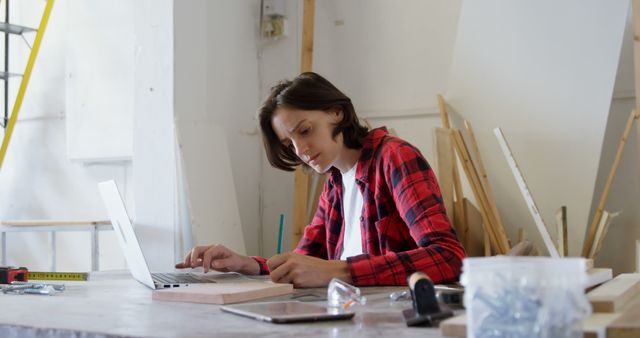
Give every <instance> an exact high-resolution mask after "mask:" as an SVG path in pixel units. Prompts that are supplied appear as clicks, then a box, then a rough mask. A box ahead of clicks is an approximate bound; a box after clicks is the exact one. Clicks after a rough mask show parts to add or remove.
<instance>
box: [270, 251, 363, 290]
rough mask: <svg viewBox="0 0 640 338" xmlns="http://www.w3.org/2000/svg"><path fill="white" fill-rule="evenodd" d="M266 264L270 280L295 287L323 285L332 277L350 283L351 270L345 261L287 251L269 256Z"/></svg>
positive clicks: (327, 283)
mask: <svg viewBox="0 0 640 338" xmlns="http://www.w3.org/2000/svg"><path fill="white" fill-rule="evenodd" d="M267 265H268V266H269V270H270V271H271V280H273V281H274V282H276V283H293V285H294V286H295V287H297V288H316V287H325V286H327V285H329V282H330V281H331V279H332V278H334V277H335V278H339V279H341V280H343V281H345V282H347V283H351V272H350V271H349V266H348V265H347V262H345V261H328V260H324V259H320V258H316V257H312V256H307V255H301V254H296V253H292V252H288V253H284V254H282V255H276V256H273V257H271V258H270V259H269V260H268V261H267Z"/></svg>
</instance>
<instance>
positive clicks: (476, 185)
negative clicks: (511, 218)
mask: <svg viewBox="0 0 640 338" xmlns="http://www.w3.org/2000/svg"><path fill="white" fill-rule="evenodd" d="M452 133H453V136H454V137H453V139H454V144H455V146H456V152H457V154H458V156H459V157H460V162H461V163H462V167H463V168H464V171H465V174H466V175H467V178H468V179H469V183H470V184H471V189H472V190H473V194H474V196H475V197H476V201H477V202H478V204H479V206H480V210H481V211H482V215H483V220H482V222H483V224H485V229H488V230H489V231H488V233H489V235H490V236H489V237H490V238H491V241H492V243H493V244H494V245H495V249H496V252H497V253H498V254H501V255H504V254H506V253H507V252H508V251H509V249H510V247H509V240H508V238H507V235H506V234H505V232H504V228H502V227H501V226H499V224H498V223H497V221H496V217H495V215H494V214H493V209H492V208H491V206H490V205H489V202H488V201H487V196H486V193H485V191H484V188H483V187H482V183H481V182H480V177H479V176H478V171H477V170H476V167H475V165H474V163H473V159H471V156H470V154H469V150H468V148H467V146H466V143H465V142H464V139H463V137H462V133H460V131H459V130H457V129H453V130H452Z"/></svg>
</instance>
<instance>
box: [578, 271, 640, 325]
mask: <svg viewBox="0 0 640 338" xmlns="http://www.w3.org/2000/svg"><path fill="white" fill-rule="evenodd" d="M637 294H640V274H638V273H623V274H619V275H618V276H616V278H614V279H612V280H610V281H608V282H606V283H604V284H602V285H600V286H598V287H597V288H595V289H593V290H591V291H590V292H589V293H588V294H587V297H588V298H589V302H590V303H591V306H592V307H593V312H617V311H619V310H620V309H621V308H622V307H623V306H625V305H626V304H627V303H628V302H629V301H631V300H632V299H633V297H634V296H635V295H637ZM639 319H640V318H639Z"/></svg>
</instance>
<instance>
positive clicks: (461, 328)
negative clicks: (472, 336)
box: [440, 314, 467, 337]
mask: <svg viewBox="0 0 640 338" xmlns="http://www.w3.org/2000/svg"><path fill="white" fill-rule="evenodd" d="M440 334H441V335H442V336H445V337H466V336H467V315H466V314H461V315H458V316H455V317H451V318H448V319H446V320H443V321H442V323H440Z"/></svg>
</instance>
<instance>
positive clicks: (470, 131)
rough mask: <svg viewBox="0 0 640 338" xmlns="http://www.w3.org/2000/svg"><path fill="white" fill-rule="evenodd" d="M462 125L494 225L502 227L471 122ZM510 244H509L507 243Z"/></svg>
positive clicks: (465, 121)
mask: <svg viewBox="0 0 640 338" xmlns="http://www.w3.org/2000/svg"><path fill="white" fill-rule="evenodd" d="M464 125H465V127H466V128H467V133H468V134H469V140H470V141H471V147H472V148H473V152H474V155H475V157H476V161H475V163H477V164H478V166H477V169H478V174H479V176H480V182H481V183H482V188H483V189H484V191H485V194H486V195H487V202H488V203H489V206H490V207H491V211H492V213H493V215H494V217H495V220H496V225H497V226H498V227H499V228H501V229H504V228H505V227H504V223H502V218H501V217H500V212H499V211H498V206H497V204H496V198H495V195H494V193H493V188H492V187H491V184H490V183H489V176H487V171H486V170H485V166H484V161H483V160H482V156H481V155H480V147H478V142H477V141H476V134H475V133H474V132H473V128H472V127H471V123H470V122H469V121H467V120H464ZM509 246H511V245H509Z"/></svg>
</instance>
